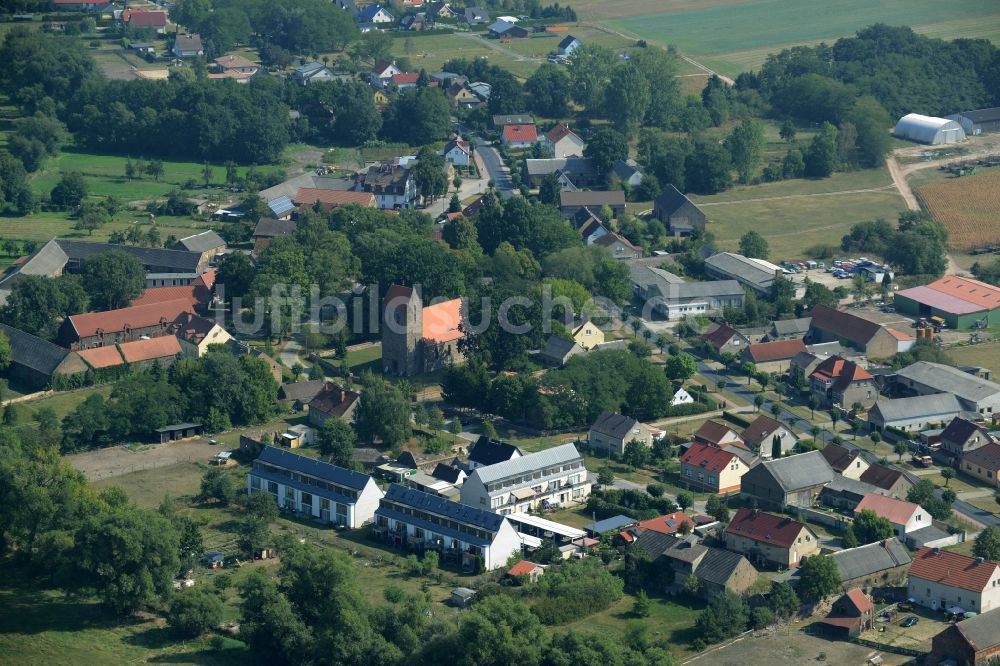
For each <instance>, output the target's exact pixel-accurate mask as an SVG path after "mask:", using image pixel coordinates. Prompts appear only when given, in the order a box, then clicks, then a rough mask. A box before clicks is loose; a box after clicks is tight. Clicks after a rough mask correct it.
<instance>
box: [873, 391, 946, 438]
mask: <svg viewBox="0 0 1000 666" xmlns="http://www.w3.org/2000/svg"><path fill="white" fill-rule="evenodd" d="M961 413H962V405H960V404H959V402H958V398H956V397H955V396H953V395H952V394H950V393H932V394H930V395H916V396H913V397H910V398H896V399H895V400H881V401H879V402H876V403H875V406H874V407H872V408H871V410H870V411H869V412H868V423H869V424H870V427H871V429H872V430H874V431H877V432H884V431H885V429H886V428H898V429H900V430H905V431H907V432H910V431H914V432H918V431H920V430H926V429H928V428H933V427H935V426H937V427H940V424H944V423H948V422H949V421H951V419H953V418H955V417H956V416H958V415H959V414H961Z"/></svg>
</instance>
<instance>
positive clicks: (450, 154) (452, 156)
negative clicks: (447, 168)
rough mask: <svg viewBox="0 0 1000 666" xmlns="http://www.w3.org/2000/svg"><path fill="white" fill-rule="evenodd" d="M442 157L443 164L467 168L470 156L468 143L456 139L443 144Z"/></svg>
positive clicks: (470, 151) (470, 150)
mask: <svg viewBox="0 0 1000 666" xmlns="http://www.w3.org/2000/svg"><path fill="white" fill-rule="evenodd" d="M442 154H443V155H444V160H445V162H448V163H449V164H453V165H455V166H469V160H470V159H471V156H472V148H471V146H469V142H468V141H466V140H464V139H462V138H461V137H456V138H454V139H452V140H451V141H449V142H448V143H447V144H445V147H444V150H443V151H442Z"/></svg>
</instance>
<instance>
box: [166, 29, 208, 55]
mask: <svg viewBox="0 0 1000 666" xmlns="http://www.w3.org/2000/svg"><path fill="white" fill-rule="evenodd" d="M172 51H173V54H174V55H175V56H177V57H178V58H197V57H198V56H201V55H205V47H204V46H203V45H202V43H201V35H177V36H176V37H175V38H174V48H173V49H172Z"/></svg>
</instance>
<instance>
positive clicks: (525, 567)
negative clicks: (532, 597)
mask: <svg viewBox="0 0 1000 666" xmlns="http://www.w3.org/2000/svg"><path fill="white" fill-rule="evenodd" d="M537 568H538V565H537V564H535V563H534V562H529V561H528V560H521V561H520V562H518V563H517V564H515V565H514V566H512V567H511V568H510V569H507V573H508V574H509V575H511V576H527V575H528V574H530V573H531V572H532V571H534V570H535V569H537Z"/></svg>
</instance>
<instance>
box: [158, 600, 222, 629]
mask: <svg viewBox="0 0 1000 666" xmlns="http://www.w3.org/2000/svg"><path fill="white" fill-rule="evenodd" d="M220 622H222V600H220V599H219V597H218V595H216V594H214V593H213V592H211V591H210V590H208V589H207V588H197V589H189V590H184V591H182V592H180V593H179V594H176V595H174V598H173V599H172V600H171V602H170V610H169V612H168V613H167V624H168V625H169V626H170V628H172V629H173V630H174V631H176V632H177V633H179V634H181V635H182V636H187V637H190V638H196V637H198V636H201V635H202V634H203V633H205V632H206V631H208V630H209V629H213V628H214V627H217V626H219V623H220Z"/></svg>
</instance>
